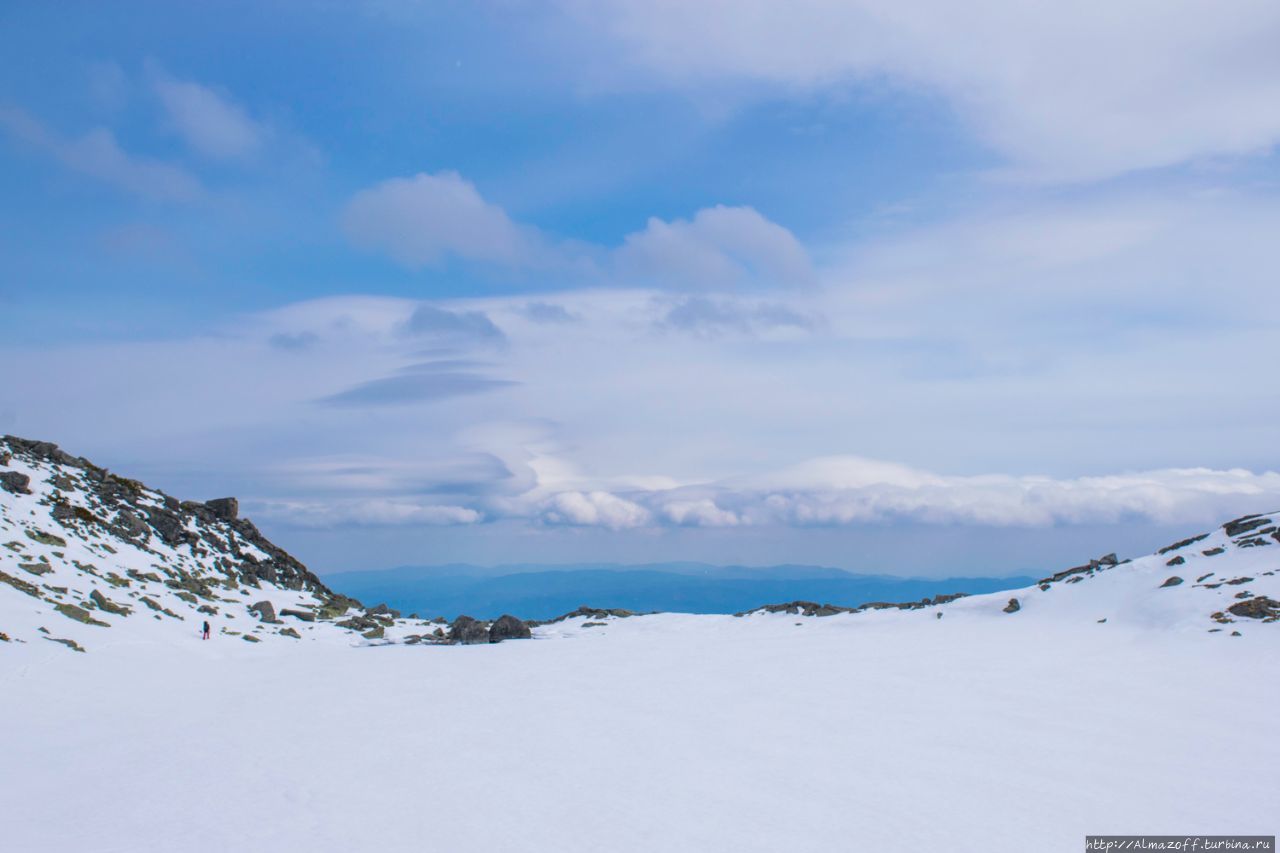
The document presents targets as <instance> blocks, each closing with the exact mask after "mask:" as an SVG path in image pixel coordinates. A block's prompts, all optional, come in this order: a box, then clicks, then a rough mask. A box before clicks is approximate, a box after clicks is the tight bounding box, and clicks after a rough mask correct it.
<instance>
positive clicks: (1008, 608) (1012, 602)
mask: <svg viewBox="0 0 1280 853" xmlns="http://www.w3.org/2000/svg"><path fill="white" fill-rule="evenodd" d="M1021 609H1022V605H1021V604H1019V603H1018V599H1016V598H1011V599H1009V603H1008V604H1006V605H1005V606H1004V612H1005V613H1017V612H1018V611H1019V610H1021Z"/></svg>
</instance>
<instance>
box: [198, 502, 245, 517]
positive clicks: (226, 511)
mask: <svg viewBox="0 0 1280 853" xmlns="http://www.w3.org/2000/svg"><path fill="white" fill-rule="evenodd" d="M204 505H205V507H206V508H207V509H208V510H209V512H211V513H213V515H214V517H215V518H220V519H222V520H223V521H235V520H236V518H238V517H239V515H240V502H239V501H238V500H236V499H235V498H214V499H213V500H211V501H205V502H204Z"/></svg>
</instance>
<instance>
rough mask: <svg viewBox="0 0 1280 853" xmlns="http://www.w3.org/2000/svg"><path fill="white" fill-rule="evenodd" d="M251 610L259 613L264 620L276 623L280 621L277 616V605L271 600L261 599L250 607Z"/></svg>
mask: <svg viewBox="0 0 1280 853" xmlns="http://www.w3.org/2000/svg"><path fill="white" fill-rule="evenodd" d="M249 612H250V613H256V614H258V618H259V619H261V620H262V621H263V622H267V623H270V624H275V623H277V622H279V621H280V620H279V619H277V618H276V607H275V605H274V604H272V603H271V602H270V601H259V602H258V603H257V604H255V605H253V606H252V607H250V608H249Z"/></svg>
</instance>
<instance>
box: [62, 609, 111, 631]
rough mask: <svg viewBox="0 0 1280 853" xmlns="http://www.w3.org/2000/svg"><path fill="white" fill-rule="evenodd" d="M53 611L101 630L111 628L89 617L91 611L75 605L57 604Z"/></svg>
mask: <svg viewBox="0 0 1280 853" xmlns="http://www.w3.org/2000/svg"><path fill="white" fill-rule="evenodd" d="M53 609H54V610H56V611H58V612H59V613H61V614H62V615H63V616H65V617H67V618H68V619H74V620H76V621H77V622H83V623H84V624H86V625H97V626H99V627H101V628H108V627H110V626H109V625H108V624H107V623H106V622H99V621H98V620H97V619H94V618H93V617H92V616H90V615H89V611H88V610H85V609H84V608H83V607H76V606H75V605H74V604H55V605H54V606H53Z"/></svg>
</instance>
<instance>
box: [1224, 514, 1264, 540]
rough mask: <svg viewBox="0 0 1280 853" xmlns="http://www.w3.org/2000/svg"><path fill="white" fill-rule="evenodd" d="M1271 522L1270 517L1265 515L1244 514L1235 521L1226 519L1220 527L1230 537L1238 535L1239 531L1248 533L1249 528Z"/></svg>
mask: <svg viewBox="0 0 1280 853" xmlns="http://www.w3.org/2000/svg"><path fill="white" fill-rule="evenodd" d="M1270 523H1271V519H1269V518H1267V517H1266V516H1265V515H1246V516H1244V517H1242V518H1237V519H1236V520H1235V521H1228V522H1227V523H1226V524H1224V525H1222V529H1223V530H1225V531H1226V532H1227V535H1228V536H1230V537H1231V538H1233V539H1234V538H1235V537H1237V536H1239V535H1240V534H1241V533H1248V532H1249V531H1250V530H1257V529H1258V528H1259V527H1264V526H1266V525H1268V524H1270Z"/></svg>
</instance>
